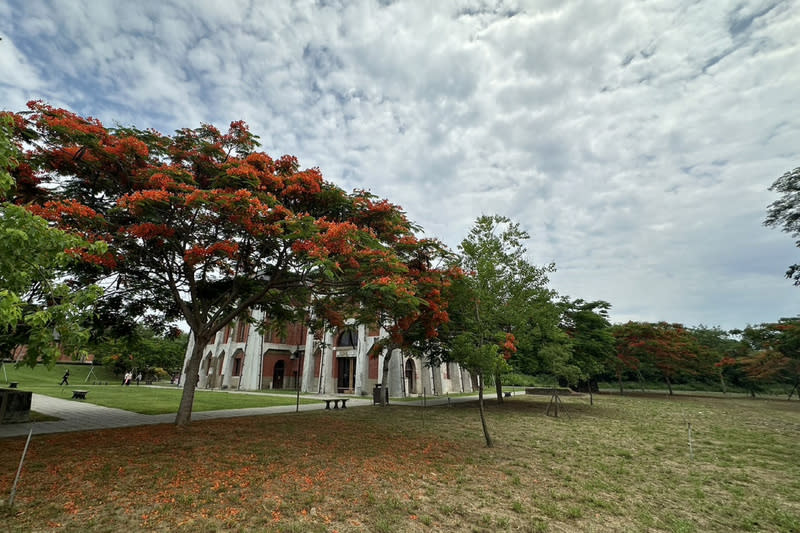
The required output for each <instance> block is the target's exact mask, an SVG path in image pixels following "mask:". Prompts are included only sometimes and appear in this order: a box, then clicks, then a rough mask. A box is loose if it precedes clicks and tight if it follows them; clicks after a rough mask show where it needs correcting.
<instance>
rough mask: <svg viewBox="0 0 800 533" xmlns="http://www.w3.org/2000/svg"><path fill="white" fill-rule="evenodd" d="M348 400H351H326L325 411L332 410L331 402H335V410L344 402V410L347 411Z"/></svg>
mask: <svg viewBox="0 0 800 533" xmlns="http://www.w3.org/2000/svg"><path fill="white" fill-rule="evenodd" d="M347 400H349V398H324V399H323V400H322V401H323V402H325V409H330V408H331V402H333V408H334V409H338V408H339V402H342V409H347Z"/></svg>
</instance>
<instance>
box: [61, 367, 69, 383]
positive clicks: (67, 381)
mask: <svg viewBox="0 0 800 533" xmlns="http://www.w3.org/2000/svg"><path fill="white" fill-rule="evenodd" d="M64 385H66V386H67V387H69V369H67V371H66V372H64V377H63V378H61V386H62V387H63V386H64Z"/></svg>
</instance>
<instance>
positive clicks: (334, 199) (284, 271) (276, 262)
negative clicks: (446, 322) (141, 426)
mask: <svg viewBox="0 0 800 533" xmlns="http://www.w3.org/2000/svg"><path fill="white" fill-rule="evenodd" d="M28 107H29V109H30V111H27V112H24V113H19V114H14V115H12V118H13V119H14V124H15V126H14V134H15V136H16V137H17V138H18V140H19V141H24V142H25V144H26V146H27V150H26V152H25V154H24V157H23V158H22V160H21V161H20V164H19V166H18V167H17V168H16V169H15V171H14V172H15V174H14V177H15V179H16V180H17V185H18V186H17V190H18V191H19V192H20V197H22V196H23V194H24V197H25V199H26V201H30V200H31V199H35V203H29V204H28V205H29V209H30V210H31V211H32V212H34V213H35V214H37V215H40V216H42V217H44V218H46V219H47V220H50V221H52V222H53V223H54V224H55V225H56V226H58V227H59V228H61V229H63V230H67V231H69V232H72V233H75V234H78V235H80V236H81V237H82V238H83V239H85V240H86V241H87V242H89V243H93V242H101V241H102V242H104V243H106V244H107V248H106V249H107V250H108V251H107V252H106V253H103V254H96V253H92V250H95V249H97V247H94V248H88V247H87V248H74V249H71V250H69V253H70V254H71V255H73V256H75V257H77V258H80V259H81V265H82V268H81V269H80V270H77V271H76V272H75V279H76V281H78V282H91V281H93V282H99V283H100V284H101V285H102V286H103V287H105V289H106V295H105V297H104V299H103V305H106V306H109V307H112V308H114V309H116V310H117V312H118V313H120V314H128V315H129V316H137V317H145V318H152V319H153V320H156V321H160V322H162V323H163V322H165V321H166V322H169V321H171V320H177V319H183V320H185V321H186V323H187V324H188V325H189V327H190V328H191V332H192V334H193V335H194V350H193V352H192V354H191V357H190V358H189V361H188V363H187V366H186V368H185V372H186V382H185V384H184V389H183V396H182V398H181V404H180V407H179V409H178V413H177V417H176V424H178V425H184V424H187V423H189V421H190V419H191V409H192V404H193V400H194V392H195V386H196V383H197V376H198V370H199V367H200V362H201V359H202V355H203V350H204V348H205V346H206V345H207V344H208V343H209V342H210V341H211V340H212V339H213V337H214V335H215V334H216V332H217V331H219V330H220V329H221V328H223V327H224V326H225V325H227V324H228V323H230V322H231V321H232V320H234V319H236V318H239V317H242V316H246V314H247V311H248V310H249V309H253V308H258V309H262V310H263V311H264V312H265V315H266V317H267V319H268V320H270V321H272V322H276V321H277V322H280V321H289V320H296V319H297V318H298V316H299V313H302V312H304V311H305V309H306V304H307V303H308V302H312V301H314V302H332V301H335V300H341V299H342V298H343V297H344V296H345V295H348V294H352V293H353V291H355V292H358V291H360V290H362V289H364V288H367V289H369V288H374V287H375V286H377V285H380V284H381V283H382V281H381V278H382V276H383V275H388V276H395V275H397V276H399V275H400V274H403V273H404V272H407V270H408V267H407V266H406V265H405V264H404V262H403V260H402V258H400V257H399V256H398V255H397V253H396V252H395V250H394V246H395V244H396V243H398V242H400V241H401V240H402V239H408V238H411V236H412V234H413V230H414V227H413V225H412V224H411V223H410V222H409V221H408V220H407V218H406V217H405V215H404V214H403V213H402V212H401V211H400V209H399V208H397V207H396V206H394V205H392V204H390V203H388V202H386V201H376V199H375V198H374V197H372V196H371V195H369V194H367V193H364V192H354V193H352V194H348V193H345V192H344V191H342V190H341V189H339V188H338V187H336V186H335V185H333V184H331V183H328V182H325V181H324V180H323V178H322V175H321V173H320V171H319V170H318V169H316V168H312V169H305V170H301V169H300V167H299V165H298V162H297V160H296V159H295V158H294V157H291V156H283V157H281V158H279V159H272V158H271V157H270V156H268V155H267V154H265V153H262V152H257V151H255V149H256V147H257V146H258V143H257V141H256V139H257V137H256V136H255V135H253V134H252V133H251V132H250V131H249V129H248V127H247V126H246V125H245V124H244V123H243V122H233V123H231V125H230V128H229V129H228V131H227V132H222V131H219V130H218V129H217V128H215V127H214V126H211V125H205V124H204V125H202V126H200V127H199V128H196V129H181V130H178V131H177V132H176V133H175V134H174V135H172V136H166V135H162V134H160V133H158V132H156V131H153V130H140V129H137V128H133V127H118V128H112V129H109V128H106V127H105V126H103V125H102V124H101V123H100V121H98V120H96V119H93V118H84V117H81V116H79V115H76V114H74V113H71V112H69V111H66V110H63V109H56V108H53V107H51V106H48V105H46V104H44V103H41V102H30V103H29V104H28ZM394 293H395V296H396V298H397V299H398V300H397V302H400V301H402V302H405V303H404V305H408V306H409V309H411V308H413V307H415V306H418V305H421V299H419V298H417V297H416V295H415V294H414V290H413V287H410V286H409V283H408V281H404V282H403V283H401V284H399V285H398V286H396V287H394ZM312 294H313V295H315V297H314V298H312Z"/></svg>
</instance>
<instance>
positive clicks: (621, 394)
mask: <svg viewBox="0 0 800 533" xmlns="http://www.w3.org/2000/svg"><path fill="white" fill-rule="evenodd" d="M617 382H619V395H620V396H623V395H624V393H623V391H622V371H620V370H617Z"/></svg>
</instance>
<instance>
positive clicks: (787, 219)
mask: <svg viewBox="0 0 800 533" xmlns="http://www.w3.org/2000/svg"><path fill="white" fill-rule="evenodd" d="M769 190H770V191H775V192H778V193H780V194H781V197H780V198H778V199H777V200H775V201H774V202H772V203H771V204H770V205H769V206H768V207H767V218H766V219H765V220H764V225H765V226H768V227H773V228H774V227H779V228H781V230H782V231H784V232H786V233H788V234H789V235H791V236H792V237H794V238H795V239H796V240H795V245H796V246H798V247H800V167H798V168H795V169H794V170H791V171H789V172H786V173H785V174H784V175H783V176H781V177H780V178H778V179H777V180H775V182H774V183H773V184H772V186H770V188H769ZM786 277H787V278H789V279H791V280H794V284H795V285H800V264H794V265H790V266H789V268H788V269H787V270H786Z"/></svg>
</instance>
